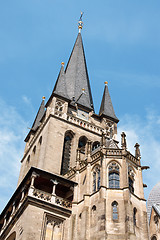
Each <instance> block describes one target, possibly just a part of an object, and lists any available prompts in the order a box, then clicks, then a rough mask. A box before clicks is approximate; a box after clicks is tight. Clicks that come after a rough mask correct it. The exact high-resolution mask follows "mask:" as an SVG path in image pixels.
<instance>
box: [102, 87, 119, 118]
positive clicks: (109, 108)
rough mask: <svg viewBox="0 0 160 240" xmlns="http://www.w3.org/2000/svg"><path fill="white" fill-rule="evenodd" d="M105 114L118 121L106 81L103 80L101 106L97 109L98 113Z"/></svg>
mask: <svg viewBox="0 0 160 240" xmlns="http://www.w3.org/2000/svg"><path fill="white" fill-rule="evenodd" d="M102 114H103V115H105V116H106V117H109V118H111V119H113V120H114V121H115V122H119V120H118V118H117V117H116V115H115V112H114V109H113V105H112V101H111V97H110V94H109V91H108V82H105V88H104V92H103V97H102V102H101V107H100V111H99V115H102Z"/></svg>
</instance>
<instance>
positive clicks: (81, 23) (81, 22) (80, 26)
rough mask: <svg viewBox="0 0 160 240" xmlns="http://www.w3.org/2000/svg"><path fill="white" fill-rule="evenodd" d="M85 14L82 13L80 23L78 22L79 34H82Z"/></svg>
mask: <svg viewBox="0 0 160 240" xmlns="http://www.w3.org/2000/svg"><path fill="white" fill-rule="evenodd" d="M83 13H84V12H81V16H80V18H79V21H78V29H79V33H80V32H81V29H82V28H83V21H82V16H83Z"/></svg>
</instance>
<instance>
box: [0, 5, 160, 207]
mask: <svg viewBox="0 0 160 240" xmlns="http://www.w3.org/2000/svg"><path fill="white" fill-rule="evenodd" d="M80 11H84V17H83V21H84V28H83V30H82V38H83V42H84V47H85V53H86V60H87V66H88V72H89V78H90V82H91V88H92V94H93V99H94V106H95V110H96V112H97V113H98V111H99V107H100V102H101V98H102V93H103V88H104V81H108V83H109V84H108V86H109V91H110V95H111V98H112V102H113V105H114V109H115V112H116V115H117V117H118V118H119V119H120V123H119V124H118V129H119V131H118V132H119V136H120V132H121V131H125V132H126V134H127V140H128V149H129V150H130V151H131V152H132V153H134V149H133V146H134V144H135V143H136V142H139V144H140V145H141V153H142V165H149V166H150V167H151V168H150V170H148V171H144V174H143V178H144V183H146V184H147V185H148V188H147V189H146V190H145V196H146V198H147V197H148V194H149V192H150V190H151V188H152V187H153V185H155V184H156V183H157V182H158V181H160V178H159V167H160V160H159V156H160V139H159V136H160V108H159V102H160V94H159V92H160V67H159V62H160V61H159V60H160V29H159V28H160V27H159V22H160V2H159V1H158V0H154V1H149V0H141V1H139V0H134V1H133V0H130V1H129V0H112V1H111V0H101V1H94V0H92V1H84V0H82V1H77V0H74V1H73V0H68V1H64V0H61V1H57V0H52V1H51V0H45V1H42V0H34V1H33V0H27V1H26V0H23V1H22V0H14V1H12V0H7V1H1V2H0V83H1V85H0V107H1V115H0V135H1V138H0V162H1V168H0V209H2V208H3V207H4V206H5V204H6V203H7V201H8V199H9V198H10V196H11V195H12V193H13V192H14V190H15V187H16V183H17V179H18V174H19V168H20V163H19V162H20V159H21V157H22V155H23V149H24V143H23V139H24V138H25V136H26V134H27V133H28V129H27V127H31V125H32V122H33V120H34V117H35V114H36V112H37V110H38V107H39V105H40V102H41V99H42V96H45V97H46V99H48V98H49V96H50V94H51V92H52V89H53V87H54V84H55V81H56V78H57V76H58V73H59V70H60V65H61V62H62V61H64V62H65V63H66V62H67V61H68V58H69V55H70V53H71V50H72V47H73V44H74V42H75V39H76V36H77V33H78V29H77V21H78V19H79V16H80ZM119 138H120V137H119Z"/></svg>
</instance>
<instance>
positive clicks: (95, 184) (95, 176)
mask: <svg viewBox="0 0 160 240" xmlns="http://www.w3.org/2000/svg"><path fill="white" fill-rule="evenodd" d="M100 181H101V177H100V168H99V166H96V167H95V168H94V170H93V192H96V191H98V190H99V188H100Z"/></svg>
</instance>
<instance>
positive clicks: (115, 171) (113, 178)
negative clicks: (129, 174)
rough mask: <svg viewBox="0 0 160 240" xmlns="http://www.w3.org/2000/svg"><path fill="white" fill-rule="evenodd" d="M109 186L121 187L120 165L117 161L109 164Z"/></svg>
mask: <svg viewBox="0 0 160 240" xmlns="http://www.w3.org/2000/svg"><path fill="white" fill-rule="evenodd" d="M108 169H109V188H119V187H120V184H119V166H118V164H117V163H116V162H112V163H111V164H110V165H109V168H108Z"/></svg>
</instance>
